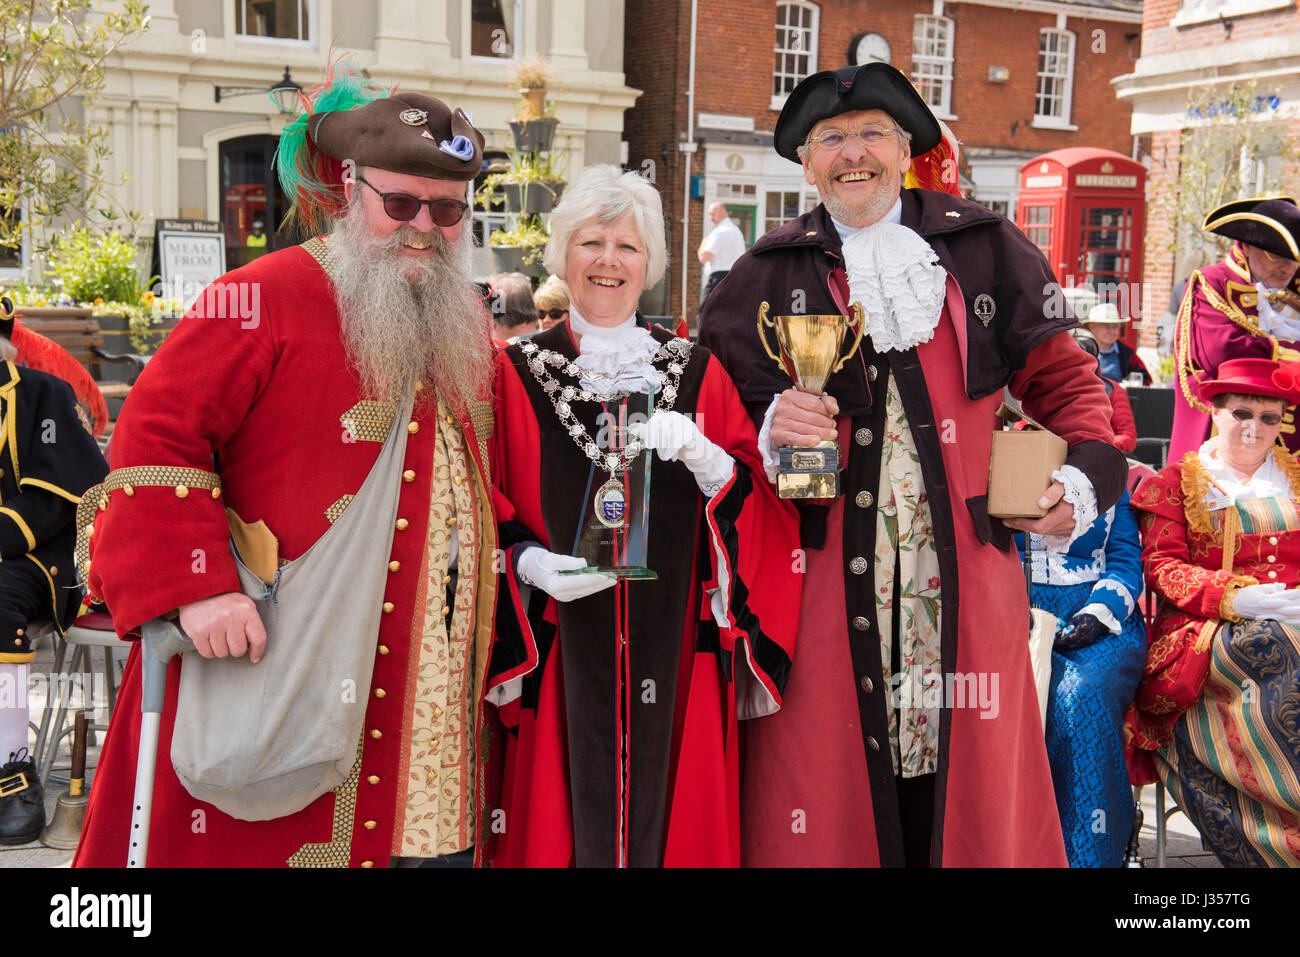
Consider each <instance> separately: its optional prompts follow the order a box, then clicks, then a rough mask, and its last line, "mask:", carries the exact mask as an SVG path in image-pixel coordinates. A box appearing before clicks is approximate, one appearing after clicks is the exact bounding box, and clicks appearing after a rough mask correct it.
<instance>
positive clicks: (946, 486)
mask: <svg viewBox="0 0 1300 957" xmlns="http://www.w3.org/2000/svg"><path fill="white" fill-rule="evenodd" d="M941 139H942V131H941V129H940V124H939V123H938V121H937V120H936V119H935V118H934V116H933V114H932V113H931V112H930V109H929V108H928V107H927V106H926V104H925V103H924V102H923V101H922V99H921V98H920V96H919V95H918V94H917V92H916V90H915V89H914V88H913V87H912V85H911V84H910V83H909V82H908V80H907V78H906V77H904V76H903V74H901V73H899V72H898V71H897V70H896V69H894V68H893V67H891V66H888V65H886V64H883V63H871V64H866V65H864V66H861V67H845V68H844V69H841V70H837V71H827V72H823V73H818V74H815V75H813V76H810V77H808V78H807V79H805V80H804V81H803V82H801V83H800V84H799V85H798V86H797V87H796V88H795V90H794V91H793V92H792V93H791V94H790V97H789V99H788V100H787V102H786V105H785V108H784V109H783V110H782V112H781V116H780V119H779V120H778V122H777V126H776V134H775V144H774V145H775V147H776V151H777V152H778V153H779V154H780V155H781V156H783V157H785V158H786V159H788V160H791V161H792V162H797V163H800V164H801V165H802V166H803V171H804V177H805V179H806V180H807V181H808V183H810V184H811V185H813V186H816V187H817V191H818V193H819V194H820V196H821V200H822V201H821V204H820V205H818V206H817V207H816V208H815V209H813V210H812V211H811V212H809V213H806V214H804V215H803V216H800V217H799V218H798V219H796V220H794V221H792V222H790V223H787V224H785V225H784V226H781V227H779V228H777V229H775V230H773V231H772V232H770V233H768V234H767V235H765V236H763V237H762V238H761V239H759V240H758V242H756V243H755V244H754V246H753V248H752V249H751V250H750V251H749V252H748V253H746V254H745V255H744V256H743V257H741V259H740V260H739V261H738V262H737V263H736V265H735V266H733V267H732V270H731V273H730V274H729V275H728V276H727V278H726V279H724V280H723V281H722V284H721V285H720V286H719V287H718V289H717V291H716V292H715V293H714V294H713V296H712V297H710V299H709V301H708V303H707V304H706V307H705V310H704V314H703V315H702V317H701V321H700V330H701V331H700V339H701V342H702V343H703V344H705V345H706V346H708V347H709V348H710V349H712V350H713V351H714V352H715V353H716V354H717V355H718V357H719V358H720V359H721V360H722V363H723V365H724V366H725V367H726V369H727V371H728V372H729V373H730V374H731V376H732V378H733V379H734V380H735V382H736V385H737V387H738V388H739V390H740V392H741V395H742V397H743V398H744V399H745V401H746V402H747V404H748V405H749V408H750V411H751V413H752V415H753V417H754V420H755V422H757V423H760V424H761V429H762V431H761V434H760V436H759V446H760V449H761V450H762V452H763V455H764V457H765V460H766V463H767V464H768V466H769V478H773V477H774V475H775V471H776V468H775V467H776V465H777V456H776V450H777V449H778V448H780V447H782V446H788V447H803V448H807V447H811V446H815V445H816V444H817V443H818V442H819V441H820V440H823V439H831V438H837V439H838V442H839V446H840V454H841V462H840V465H841V467H842V472H841V476H842V481H841V488H842V489H843V491H844V494H843V495H841V496H840V497H838V498H835V499H829V500H808V499H806V500H797V504H798V505H799V507H800V510H801V538H802V544H803V547H804V554H803V555H801V556H799V557H798V559H797V560H798V562H799V566H798V567H799V568H801V569H802V570H803V571H804V573H805V574H806V575H807V577H806V579H805V582H804V590H803V594H804V599H803V608H802V611H801V616H800V630H799V637H798V655H797V656H796V658H795V663H794V666H793V668H792V670H791V674H790V681H789V685H788V686H787V689H786V697H785V706H784V708H783V709H782V710H781V711H780V712H779V713H778V714H775V715H772V716H771V717H768V718H760V719H757V720H755V721H751V722H749V723H748V725H749V727H748V729H747V735H748V737H747V739H746V766H745V780H744V781H743V782H742V813H741V821H742V828H743V834H742V853H743V859H744V861H745V863H746V864H750V865H760V866H761V865H874V864H883V865H886V866H903V865H912V866H927V865H934V866H938V865H958V866H960V865H999V864H1007V865H1030V864H1033V865H1064V864H1065V862H1066V858H1065V851H1064V846H1063V842H1062V836H1061V826H1060V823H1059V820H1058V816H1057V809H1056V803H1055V800H1054V796H1053V790H1052V780H1051V775H1050V770H1049V766H1048V760H1047V754H1046V750H1045V746H1044V740H1043V727H1042V724H1041V718H1040V712H1039V702H1038V700H1037V697H1036V694H1035V690H1034V682H1033V679H1032V676H1031V674H1030V659H1029V655H1028V652H1027V640H1028V632H1029V611H1028V607H1027V603H1026V596H1025V587H1024V578H1023V573H1022V570H1021V566H1020V562H1019V559H1018V556H1017V554H1016V552H1015V549H1014V548H1012V542H1011V532H1010V530H1009V528H1008V527H1007V526H1010V528H1014V529H1017V530H1026V531H1029V532H1032V533H1037V534H1038V535H1039V536H1043V537H1044V538H1045V544H1046V545H1048V546H1049V547H1051V548H1055V549H1063V548H1064V547H1065V545H1066V544H1067V543H1068V541H1069V540H1070V538H1071V536H1073V535H1076V534H1078V533H1081V532H1082V531H1084V530H1086V529H1087V528H1088V526H1089V524H1090V523H1091V522H1092V521H1093V519H1094V518H1095V517H1096V516H1097V514H1098V513H1099V511H1104V510H1105V509H1107V508H1108V507H1109V506H1110V505H1112V504H1113V503H1114V502H1115V501H1116V500H1117V499H1118V497H1119V495H1120V493H1121V491H1122V490H1123V485H1124V479H1125V476H1126V470H1125V465H1124V459H1123V456H1122V455H1121V454H1120V453H1119V452H1118V451H1117V450H1116V449H1114V448H1113V447H1112V446H1111V442H1112V441H1113V435H1112V433H1111V430H1110V426H1109V415H1110V406H1109V402H1108V400H1107V398H1106V394H1105V391H1104V390H1103V388H1102V384H1101V382H1100V380H1099V379H1097V377H1096V376H1095V375H1094V374H1093V372H1092V369H1093V368H1094V367H1095V362H1093V361H1092V360H1091V359H1090V358H1089V357H1088V356H1087V355H1086V354H1085V353H1084V352H1083V351H1082V350H1080V349H1079V347H1078V346H1077V344H1076V343H1075V342H1074V340H1073V339H1072V337H1071V336H1070V334H1069V332H1068V328H1069V327H1070V326H1071V325H1073V321H1072V320H1068V319H1057V318H1048V315H1049V314H1050V313H1049V311H1048V310H1047V309H1045V305H1046V303H1047V302H1048V300H1049V298H1051V296H1052V293H1053V291H1054V290H1055V283H1054V280H1053V277H1052V273H1051V270H1050V269H1049V267H1048V264H1047V263H1046V262H1045V261H1044V259H1043V256H1042V254H1041V253H1040V252H1039V251H1038V250H1037V249H1036V248H1035V247H1034V246H1033V244H1031V243H1030V242H1029V241H1028V240H1026V239H1025V237H1024V236H1022V235H1021V234H1020V233H1019V232H1018V231H1017V230H1016V229H1015V227H1014V226H1012V225H1011V224H1010V223H1008V222H1007V221H1006V220H1005V219H1004V218H1003V217H1002V216H999V215H997V214H996V213H993V212H990V211H989V210H988V209H985V208H984V207H983V206H979V205H977V204H975V203H972V202H967V201H965V200H962V199H960V198H958V197H956V196H954V195H951V186H952V185H954V184H955V182H956V168H955V158H953V157H951V154H950V159H949V161H947V162H944V161H940V162H931V161H932V160H934V159H935V157H934V156H926V155H925V154H928V153H930V152H931V151H932V150H935V149H936V148H938V147H939V146H940V143H941ZM914 158H921V159H922V160H923V162H922V163H921V164H918V165H922V166H924V168H925V169H927V170H929V171H931V172H933V173H935V174H936V177H937V178H935V179H933V180H932V181H933V182H934V185H935V186H936V189H939V188H943V187H944V186H945V185H947V186H948V187H949V190H948V191H944V192H938V191H931V190H928V189H904V188H903V187H904V177H905V176H906V174H907V172H908V168H909V166H910V165H913V162H914ZM855 301H856V302H861V303H862V305H863V307H864V308H865V313H866V319H865V321H866V335H865V336H864V337H863V339H862V344H861V348H860V350H859V351H858V353H857V354H856V355H854V356H853V357H852V358H851V360H850V361H849V362H848V363H847V364H846V365H845V366H844V368H843V369H842V370H841V371H840V372H838V373H836V374H834V375H833V376H831V378H830V379H829V381H828V382H827V385H826V390H825V391H826V394H825V395H821V396H818V395H812V394H809V393H806V392H801V391H797V390H795V389H792V388H791V380H790V378H789V377H788V376H787V375H786V373H785V371H784V370H783V369H781V368H779V367H778V366H777V364H776V363H774V362H773V361H772V360H771V358H769V357H768V356H767V355H765V354H764V352H763V350H762V348H761V346H760V343H759V339H758V336H757V331H756V313H757V311H758V309H759V306H760V304H761V303H763V302H767V303H769V304H770V306H771V309H772V312H773V313H775V314H777V315H781V314H790V313H807V314H827V313H829V314H840V315H849V314H850V303H853V302H855ZM848 345H849V343H845V351H847V348H848ZM1004 387H1006V388H1009V390H1010V391H1011V393H1012V394H1013V395H1014V396H1016V397H1017V398H1019V399H1021V400H1022V401H1023V403H1024V406H1025V408H1026V411H1027V412H1028V413H1029V414H1030V415H1032V416H1033V417H1034V418H1036V419H1037V420H1038V421H1039V422H1041V423H1042V424H1043V425H1044V426H1046V427H1047V428H1049V429H1051V430H1052V431H1054V432H1055V433H1056V434H1058V435H1060V436H1061V437H1062V438H1064V439H1065V440H1066V442H1067V443H1068V445H1069V454H1068V458H1067V460H1066V465H1065V466H1064V467H1063V468H1062V469H1060V470H1059V471H1058V472H1056V473H1055V474H1054V476H1053V478H1054V479H1055V480H1056V481H1055V482H1054V483H1053V484H1052V485H1051V487H1050V488H1048V489H1045V490H1044V494H1043V497H1042V499H1041V500H1040V502H1039V506H1040V507H1041V508H1043V509H1045V510H1046V515H1045V516H1044V517H1043V518H1040V519H1037V520H1026V519H1016V520H1009V521H1008V522H1007V523H1006V525H1004V524H1003V523H1002V522H1000V521H999V520H998V519H996V518H992V517H990V516H989V514H988V511H987V487H988V475H989V457H990V443H991V434H992V432H993V430H994V428H995V427H996V421H997V420H996V415H995V412H996V410H997V408H998V405H999V404H1000V402H1001V400H1002V393H1003V389H1004ZM873 822H874V826H872V823H873ZM864 825H865V826H864Z"/></svg>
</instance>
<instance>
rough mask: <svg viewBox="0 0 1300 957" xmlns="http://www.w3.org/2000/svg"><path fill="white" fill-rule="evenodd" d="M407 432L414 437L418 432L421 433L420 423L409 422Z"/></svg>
mask: <svg viewBox="0 0 1300 957" xmlns="http://www.w3.org/2000/svg"><path fill="white" fill-rule="evenodd" d="M406 431H407V432H410V433H411V434H412V435H414V434H415V433H416V432H419V431H420V423H419V422H407V423H406Z"/></svg>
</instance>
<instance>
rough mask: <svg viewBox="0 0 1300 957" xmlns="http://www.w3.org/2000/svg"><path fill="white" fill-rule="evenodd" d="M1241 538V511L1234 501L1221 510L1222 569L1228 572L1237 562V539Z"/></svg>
mask: <svg viewBox="0 0 1300 957" xmlns="http://www.w3.org/2000/svg"><path fill="white" fill-rule="evenodd" d="M1239 538H1241V513H1239V512H1238V511H1237V505H1236V503H1235V502H1234V503H1233V504H1232V505H1229V506H1228V507H1227V508H1225V509H1224V510H1223V570H1224V571H1225V572H1230V571H1232V570H1233V568H1235V567H1236V564H1237V539H1239Z"/></svg>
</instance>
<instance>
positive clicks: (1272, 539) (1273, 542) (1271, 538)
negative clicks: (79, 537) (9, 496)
mask: <svg viewBox="0 0 1300 957" xmlns="http://www.w3.org/2000/svg"><path fill="white" fill-rule="evenodd" d="M3 474H4V473H3V472H0V475H3ZM1268 543H1269V544H1270V545H1276V544H1277V536H1276V535H1270V536H1269V538H1268Z"/></svg>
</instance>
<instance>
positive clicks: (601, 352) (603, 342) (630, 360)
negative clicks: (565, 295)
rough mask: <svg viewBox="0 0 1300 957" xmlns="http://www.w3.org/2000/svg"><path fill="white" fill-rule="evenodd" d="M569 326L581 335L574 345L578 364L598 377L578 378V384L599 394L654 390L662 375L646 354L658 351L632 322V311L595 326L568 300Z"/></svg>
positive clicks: (651, 354)
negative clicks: (613, 321)
mask: <svg viewBox="0 0 1300 957" xmlns="http://www.w3.org/2000/svg"><path fill="white" fill-rule="evenodd" d="M569 328H570V329H572V330H573V331H574V332H575V333H577V334H578V335H579V336H581V337H582V338H581V342H580V343H579V346H578V358H577V360H576V363H577V365H578V366H579V368H582V369H586V370H589V371H591V372H596V373H600V375H601V376H602V377H608V376H613V378H598V379H587V378H583V379H581V380H579V381H580V384H581V386H582V387H583V388H584V389H587V390H589V391H591V392H595V393H597V394H599V395H610V394H611V393H613V392H654V391H657V390H658V389H659V388H661V387H662V385H663V378H662V377H661V376H660V375H659V372H658V371H657V370H656V369H655V367H654V366H653V365H651V364H650V357H651V356H653V355H654V354H655V353H656V352H658V351H659V343H658V342H656V341H655V337H654V336H652V335H651V334H650V330H649V329H645V328H643V327H641V326H638V325H637V324H636V315H635V314H633V315H631V316H629V317H628V318H627V319H625V320H624V321H623V322H621V323H619V324H618V325H617V326H597V325H593V324H592V323H590V322H588V321H587V320H586V319H583V318H582V316H580V315H579V314H578V311H577V310H576V309H575V308H573V303H572V302H570V303H569Z"/></svg>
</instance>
